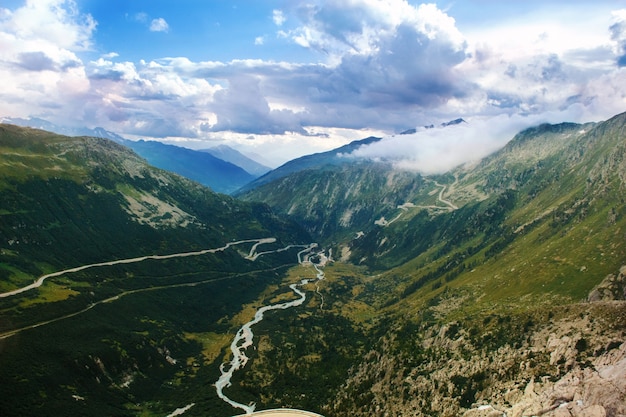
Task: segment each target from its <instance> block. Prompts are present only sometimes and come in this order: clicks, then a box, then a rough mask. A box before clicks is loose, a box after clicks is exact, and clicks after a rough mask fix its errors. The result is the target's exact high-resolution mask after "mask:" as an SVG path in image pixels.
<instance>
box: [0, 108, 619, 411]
mask: <svg viewBox="0 0 626 417" xmlns="http://www.w3.org/2000/svg"><path fill="white" fill-rule="evenodd" d="M459 123H462V121H459ZM378 140H379V138H366V139H364V140H362V141H357V142H353V143H351V144H350V145H347V146H346V147H342V148H339V149H336V150H333V151H329V152H324V153H320V154H315V155H309V156H306V157H302V158H298V159H296V160H293V161H290V162H288V163H287V164H285V165H283V166H281V167H279V168H277V169H275V170H273V171H270V172H268V173H266V174H264V175H262V176H261V177H259V178H257V179H256V180H254V181H252V182H250V183H248V184H247V185H246V186H245V187H244V188H243V189H242V190H241V191H238V192H237V193H236V194H235V196H233V197H229V196H226V195H223V194H217V193H214V192H212V191H210V190H208V189H206V188H204V187H202V186H201V185H200V184H198V183H197V182H193V181H189V180H188V179H185V178H182V177H180V176H178V175H175V174H172V173H169V172H167V171H163V170H160V169H156V168H154V167H151V166H149V165H148V164H147V163H146V161H145V160H143V159H141V158H139V157H138V156H137V154H135V153H133V152H131V151H130V150H129V149H128V148H125V147H122V146H120V145H119V144H117V143H114V142H112V141H109V140H106V139H97V138H88V137H74V138H69V137H65V136H60V135H56V134H51V133H47V132H43V131H40V130H34V129H26V128H19V127H16V126H10V125H0V146H1V148H2V153H1V154H0V167H3V168H0V174H2V176H1V177H0V201H2V205H1V206H0V215H1V218H2V223H1V224H0V274H1V275H0V293H3V292H5V293H6V292H8V291H11V290H14V289H16V288H19V287H22V286H24V285H28V284H29V283H32V282H33V280H35V279H37V277H40V276H42V275H43V274H45V273H51V272H54V271H59V270H64V269H67V268H72V267H76V266H77V265H85V264H92V263H98V262H103V261H105V260H112V259H125V258H131V257H141V256H145V255H147V254H153V253H160V254H166V253H183V252H186V251H198V250H201V249H206V248H222V247H225V245H226V246H228V243H229V242H231V243H232V242H235V243H237V247H236V248H229V249H224V250H221V251H214V252H210V253H207V256H203V257H189V258H184V260H183V259H179V258H172V259H166V260H163V261H161V260H156V259H152V260H146V261H142V262H140V263H136V264H135V263H133V264H128V265H126V264H115V265H112V266H106V267H103V269H98V270H84V271H83V270H81V271H79V272H77V273H76V274H75V275H74V274H71V275H67V274H66V275H63V276H59V277H56V278H54V279H50V280H49V281H46V283H45V285H42V286H41V287H40V288H37V289H34V290H31V291H27V292H24V293H20V294H19V295H17V296H12V297H0V312H1V313H0V314H1V315H0V318H1V320H0V413H1V414H2V415H7V416H12V415H59V414H72V415H75V414H84V415H113V414H114V415H137V414H141V415H167V414H171V413H172V412H173V411H174V410H178V409H181V408H182V407H184V406H186V405H188V407H186V408H185V415H186V416H187V415H188V416H195V415H197V416H206V415H211V416H217V417H220V416H223V417H227V416H232V415H233V414H236V411H235V410H234V409H233V408H232V407H230V406H229V405H228V404H227V403H225V402H223V401H222V400H221V399H220V398H218V396H217V395H216V394H215V391H214V390H213V388H212V384H213V383H214V382H215V381H216V380H217V378H218V376H219V374H220V369H221V364H222V363H223V362H227V361H228V360H229V358H230V353H229V352H230V351H229V344H230V343H231V341H232V340H233V335H234V333H235V332H236V331H237V329H238V328H239V327H240V326H241V325H242V324H243V323H246V322H247V321H248V320H251V319H252V318H253V317H254V315H255V311H257V310H258V309H259V308H260V307H261V306H264V305H268V304H271V303H275V302H277V301H278V300H286V299H292V298H293V297H294V295H293V293H292V291H291V290H289V285H291V284H293V283H298V282H301V281H302V279H303V277H313V276H316V274H317V272H316V270H315V269H314V268H313V267H312V266H311V265H307V264H301V265H297V262H296V261H295V252H297V251H298V250H297V249H296V250H295V251H294V249H289V248H290V247H291V245H304V244H307V243H309V242H311V241H315V242H317V243H318V244H319V247H320V248H321V249H324V251H325V255H323V256H322V255H318V256H319V257H320V259H321V258H322V257H328V262H327V264H326V265H325V266H324V267H323V271H324V276H325V279H324V280H322V281H319V282H316V283H315V284H313V283H311V284H308V286H305V287H303V288H304V289H305V290H306V293H307V294H308V295H309V296H308V297H307V298H306V301H305V302H303V304H302V305H301V306H299V307H297V308H296V309H293V310H287V311H275V312H272V313H271V314H269V313H268V314H267V317H265V319H264V320H263V321H262V322H261V323H259V324H257V325H255V328H254V334H255V341H254V345H255V348H254V349H248V351H247V354H248V355H249V363H248V364H247V365H246V367H245V368H244V369H243V370H242V371H239V372H238V373H237V374H236V377H235V378H234V379H233V381H232V386H231V387H229V388H228V390H229V395H230V396H231V398H233V397H236V398H238V401H241V402H245V403H248V402H256V403H257V407H258V408H260V409H263V408H281V407H288V408H299V409H305V410H310V411H314V412H317V413H319V414H322V415H324V416H326V417H340V416H347V415H350V416H363V417H365V416H384V415H393V416H420V417H421V416H433V415H441V416H453V415H454V416H456V415H459V416H464V417H477V416H502V415H507V416H522V415H543V416H548V417H550V416H551V417H557V416H563V415H570V416H608V415H615V416H617V415H623V414H625V413H626V400H625V399H624V396H623V393H624V392H625V391H626V382H625V381H626V301H625V299H626V267H625V266H624V265H626V239H624V236H625V235H624V233H625V231H626V205H625V202H624V197H623V195H624V189H625V188H626V160H625V155H626V113H625V114H620V115H616V116H615V117H613V118H611V119H609V120H607V121H603V122H597V123H586V124H575V123H562V124H543V125H540V126H536V127H533V128H530V129H526V130H524V131H522V132H519V133H518V134H517V135H515V137H513V138H511V139H510V140H509V142H508V143H507V145H506V146H504V147H503V148H502V149H500V150H499V151H497V152H495V153H493V154H492V155H490V156H488V157H486V158H484V159H483V160H481V161H479V162H477V163H475V164H472V165H471V166H467V165H466V166H461V167H457V168H455V169H452V170H450V171H449V172H446V173H444V174H440V175H423V174H420V173H418V172H415V171H410V170H403V169H399V168H398V167H397V166H396V165H395V164H394V161H391V160H387V161H372V160H369V159H358V158H352V157H346V155H348V154H350V153H351V152H352V151H354V150H355V149H357V148H359V147H361V146H367V145H368V144H370V143H373V142H376V141H378ZM268 237H275V238H276V241H275V243H271V244H270V247H269V248H267V249H275V251H272V250H268V251H267V253H268V254H267V255H266V256H261V257H260V258H259V261H255V262H251V261H250V260H249V259H246V257H245V256H246V255H248V254H249V253H252V252H253V250H254V248H250V246H251V245H252V244H253V242H255V239H261V238H268ZM240 241H246V242H250V243H245V244H244V243H238V242H240ZM257 242H258V241H257ZM268 242H269V241H268ZM239 245H242V246H241V247H239ZM246 245H247V246H246ZM91 306H93V307H91Z"/></svg>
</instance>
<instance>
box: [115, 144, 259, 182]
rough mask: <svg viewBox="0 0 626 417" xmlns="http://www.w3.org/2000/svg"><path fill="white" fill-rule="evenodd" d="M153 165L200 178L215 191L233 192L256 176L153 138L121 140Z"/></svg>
mask: <svg viewBox="0 0 626 417" xmlns="http://www.w3.org/2000/svg"><path fill="white" fill-rule="evenodd" d="M122 143H123V144H124V145H125V146H128V147H129V148H131V149H132V150H134V151H135V152H137V153H138V154H139V155H140V156H141V157H143V158H145V159H146V160H147V161H148V162H149V163H150V164H152V165H154V166H156V167H159V168H162V169H165V170H168V171H172V172H175V173H177V174H179V175H182V176H184V177H187V178H189V179H192V180H194V181H198V182H199V183H200V184H203V185H206V186H207V187H210V188H211V189H212V190H214V191H217V192H220V193H225V194H231V193H233V192H235V191H236V190H238V189H239V188H240V187H242V186H243V185H245V184H247V183H249V182H250V181H252V180H254V178H256V177H255V176H254V175H253V174H250V173H248V172H247V171H245V170H244V169H243V168H241V167H239V166H237V165H235V164H233V163H230V162H227V161H224V160H222V159H219V158H217V157H215V156H213V155H212V154H211V153H207V152H200V151H195V150H192V149H187V148H182V147H180V146H174V145H167V144H164V143H161V142H157V141H153V140H148V141H146V140H138V141H131V140H125V141H124V142H122Z"/></svg>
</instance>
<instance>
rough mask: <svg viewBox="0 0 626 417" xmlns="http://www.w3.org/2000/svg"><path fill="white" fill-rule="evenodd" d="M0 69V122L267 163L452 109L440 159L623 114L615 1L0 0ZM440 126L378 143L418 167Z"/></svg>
mask: <svg viewBox="0 0 626 417" xmlns="http://www.w3.org/2000/svg"><path fill="white" fill-rule="evenodd" d="M0 79H2V80H3V89H2V91H0V117H2V116H4V117H40V118H44V119H47V120H49V121H52V122H54V123H56V124H60V125H66V126H87V127H97V126H100V127H104V128H106V129H109V130H111V131H114V132H116V133H119V134H121V135H123V136H125V137H128V138H131V139H139V138H144V139H154V140H161V141H165V142H169V143H175V144H179V145H180V146H187V147H191V148H196V149H200V148H207V147H210V146H214V145H218V144H228V145H230V146H233V147H235V148H237V149H240V150H242V151H244V152H249V153H251V152H254V153H257V154H260V155H263V156H264V157H265V158H266V159H267V160H268V162H270V163H271V164H272V165H278V164H280V163H282V162H285V161H286V160H289V159H292V158H294V157H297V156H300V155H302V154H305V153H311V152H318V151H323V150H327V149H331V148H334V147H337V146H340V145H343V144H345V143H347V142H349V141H351V140H355V139H360V138H363V137H366V136H369V135H372V134H374V135H381V136H389V137H392V136H393V135H394V134H395V133H397V132H400V131H403V130H406V129H409V128H415V127H420V126H424V125H430V124H435V125H437V124H439V123H441V122H445V121H447V120H451V119H455V118H458V117H463V118H464V119H465V120H467V121H468V122H469V123H468V124H467V126H465V125H464V126H465V127H464V128H463V129H464V130H458V131H455V133H454V136H455V138H454V141H451V142H450V143H449V144H448V145H446V146H440V150H439V152H440V153H441V152H443V153H445V158H444V157H441V158H438V157H435V158H434V159H437V160H439V159H441V160H444V159H445V160H449V161H450V162H448V164H454V163H459V162H463V161H464V160H465V159H467V158H470V157H471V158H479V157H481V156H483V155H484V154H485V153H488V152H492V151H493V150H494V149H497V148H498V147H499V146H502V145H503V144H504V143H505V142H506V140H508V139H510V138H511V137H512V135H513V134H514V133H516V132H517V131H518V130H520V129H522V128H524V127H527V126H530V125H534V124H537V123H541V122H560V121H574V122H586V121H597V120H604V119H606V118H608V117H610V116H612V115H614V114H617V113H620V112H623V111H625V110H626V87H625V86H626V0H612V1H605V0H596V1H575V0H574V1H555V0H542V1H536V0H529V1H524V2H521V1H520V2H517V1H516V2H506V1H499V0H498V1H496V0H456V1H454V0H451V1H445V2H436V3H422V2H417V1H407V0H333V1H324V0H271V1H270V0H267V1H263V0H248V1H243V0H233V1H228V0H195V1H192V0H177V1H173V0H132V1H128V0H126V1H121V0H27V1H24V0H20V1H18V0H3V1H1V2H0ZM486 131H487V132H489V133H484V132H486ZM477 132H483V133H481V134H477ZM429 135H431V136H432V135H434V136H432V137H431V136H429ZM440 136H441V135H440V134H438V133H437V134H435V133H424V132H421V133H419V134H418V135H417V137H416V141H414V142H415V143H423V144H424V145H423V147H417V148H416V147H415V146H411V147H408V148H406V150H405V148H403V146H405V145H404V144H403V143H404V142H402V141H398V142H397V143H393V142H392V143H390V146H389V147H392V148H394V149H395V151H396V152H395V154H397V155H402V157H404V158H408V159H409V160H412V161H413V162H414V163H412V164H411V163H409V164H406V163H404V164H403V166H415V167H416V169H420V168H419V166H418V165H419V161H423V156H424V155H431V153H429V152H431V151H432V149H430V148H427V147H428V144H429V143H432V142H433V141H438V143H439V144H441V143H442V141H443V142H445V138H444V139H442V138H441V137H440ZM444 136H446V135H444ZM459 140H460V141H461V142H460V143H459V142H458V141H459ZM413 145H414V144H413ZM466 145H469V146H466ZM458 149H463V151H462V152H461V154H460V155H458V157H450V155H452V154H454V153H455V152H457V153H458V152H459V151H457V150H458ZM468 149H472V150H475V152H468V151H467V150H468ZM375 153H376V150H375V149H372V150H371V152H370V154H371V156H372V157H375V156H376V155H375ZM418 154H419V155H418ZM437 155H440V154H437ZM452 156H454V155H452ZM431 159H433V158H431ZM405 162H406V161H405ZM435 171H436V169H435Z"/></svg>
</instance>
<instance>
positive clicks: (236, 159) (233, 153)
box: [201, 145, 271, 177]
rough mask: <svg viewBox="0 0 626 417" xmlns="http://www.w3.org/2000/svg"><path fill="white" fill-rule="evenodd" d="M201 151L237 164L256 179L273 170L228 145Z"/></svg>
mask: <svg viewBox="0 0 626 417" xmlns="http://www.w3.org/2000/svg"><path fill="white" fill-rule="evenodd" d="M201 151H202V152H208V153H210V154H211V155H213V156H214V157H216V158H219V159H221V160H224V161H226V162H230V163H231V164H235V165H237V166H238V167H241V168H243V169H244V170H245V171H246V172H249V173H250V174H252V175H254V176H255V177H260V176H261V175H263V174H265V173H266V172H268V171H270V170H271V168H269V167H267V166H265V165H263V164H260V163H258V162H257V161H255V160H253V159H250V158H248V157H247V156H245V155H244V154H242V153H241V152H239V151H238V150H236V149H233V148H231V147H230V146H228V145H219V146H214V147H212V148H209V149H202V150H201Z"/></svg>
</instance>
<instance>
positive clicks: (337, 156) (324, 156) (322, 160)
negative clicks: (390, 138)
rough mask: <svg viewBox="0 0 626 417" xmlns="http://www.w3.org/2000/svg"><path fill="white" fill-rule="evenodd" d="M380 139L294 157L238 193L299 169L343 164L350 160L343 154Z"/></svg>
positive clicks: (356, 141) (375, 138) (374, 138)
mask: <svg viewBox="0 0 626 417" xmlns="http://www.w3.org/2000/svg"><path fill="white" fill-rule="evenodd" d="M380 139H381V138H377V137H374V136H370V137H368V138H365V139H361V140H355V141H353V142H350V143H349V144H347V145H344V146H341V147H339V148H336V149H333V150H330V151H326V152H320V153H315V154H312V155H305V156H302V157H300V158H296V159H293V160H291V161H289V162H286V163H284V164H283V165H281V166H279V167H278V168H276V169H274V170H272V171H270V172H268V173H267V174H265V175H263V176H261V177H259V178H257V179H255V180H254V181H252V182H250V183H248V184H246V185H245V186H243V187H241V189H240V190H239V191H237V193H236V194H242V193H245V192H246V191H248V190H253V189H255V188H257V187H259V186H261V185H263V184H268V183H270V182H272V181H275V180H277V179H280V178H283V177H286V176H288V175H290V174H293V173H296V172H299V171H304V170H311V169H316V168H319V167H323V166H326V165H342V164H344V163H346V162H348V160H346V158H344V156H343V155H346V154H350V153H352V152H353V151H354V150H356V149H358V148H359V147H361V146H363V145H368V144H370V143H373V142H377V141H379V140H380Z"/></svg>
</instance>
